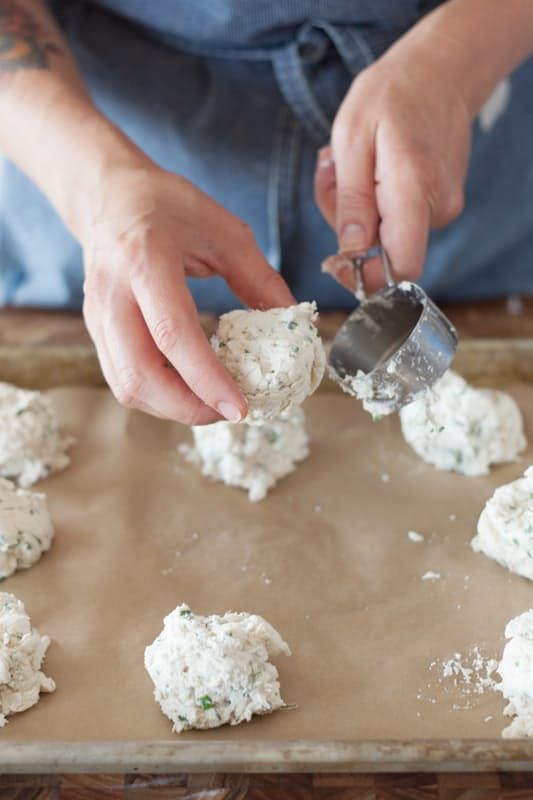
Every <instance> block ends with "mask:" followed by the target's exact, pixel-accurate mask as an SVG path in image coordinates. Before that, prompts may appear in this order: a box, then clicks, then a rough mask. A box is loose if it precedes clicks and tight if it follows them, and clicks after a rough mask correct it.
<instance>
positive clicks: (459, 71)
mask: <svg viewBox="0 0 533 800" xmlns="http://www.w3.org/2000/svg"><path fill="white" fill-rule="evenodd" d="M532 53H533V2H531V0H506V2H505V3H503V2H501V0H448V2H445V3H443V4H442V6H440V7H439V8H437V9H436V10H435V11H433V12H432V13H430V14H428V15H427V16H426V17H424V18H423V19H422V20H421V21H420V22H419V23H418V24H417V25H415V26H414V27H413V28H412V29H411V30H410V31H409V32H408V33H407V34H406V35H404V36H403V37H402V38H401V39H399V40H398V42H396V44H395V45H394V46H393V47H391V48H390V49H389V50H388V51H387V52H386V53H385V54H384V55H383V56H382V57H381V58H380V59H379V60H378V61H377V62H376V63H375V64H374V65H372V66H370V67H368V68H367V69H366V70H364V71H363V72H362V73H361V74H360V75H358V76H357V78H356V79H355V80H354V82H353V84H352V86H351V88H350V90H349V92H348V94H347V95H346V97H345V99H344V101H343V103H342V105H341V107H340V109H339V111H338V113H337V116H336V119H335V122H334V126H333V132H332V139H331V148H326V149H324V150H323V151H321V153H319V158H318V164H317V171H316V177H315V193H316V199H317V202H318V204H319V206H320V208H321V210H322V213H323V214H324V216H325V217H326V219H327V220H328V222H329V223H330V224H331V225H332V227H334V228H335V230H336V231H337V235H338V238H339V248H340V250H341V251H342V250H343V251H356V252H364V251H365V250H367V249H368V248H370V247H371V246H372V245H373V244H374V243H375V242H376V239H377V235H378V231H379V235H380V239H381V241H382V243H383V245H384V246H385V248H386V249H387V250H388V252H389V255H390V256H391V260H392V263H393V266H394V269H395V272H396V274H397V275H398V277H401V278H411V279H415V278H416V277H418V276H419V275H420V273H421V272H422V268H423V264H424V258H425V251H426V246H427V237H428V233H429V229H430V227H438V226H442V225H445V224H447V223H448V222H450V221H451V220H452V219H454V218H455V217H456V216H458V215H459V213H460V212H461V210H462V208H463V196H464V182H465V177H466V171H467V166H468V158H469V152H470V136H471V126H472V122H473V119H474V117H475V116H476V114H477V113H478V112H479V110H480V109H481V107H482V105H483V103H484V102H485V101H486V100H487V98H488V97H489V95H490V94H491V92H492V91H493V89H494V88H495V87H496V85H497V84H498V83H499V81H500V80H502V79H503V78H504V77H506V76H507V75H509V73H511V72H512V71H513V69H514V68H515V67H516V66H518V65H519V64H520V63H521V62H522V61H524V60H525V59H526V58H527V57H528V56H530V55H531V54H532ZM335 263H336V262H335V260H333V265H335ZM327 266H328V265H327V264H326V268H327ZM367 274H368V288H369V289H370V290H373V289H375V288H377V287H378V286H379V285H382V283H383V276H382V273H381V269H380V267H379V265H378V263H377V262H375V261H373V262H370V263H369V266H368V270H367ZM336 277H337V278H338V279H339V280H341V282H343V283H346V284H347V285H349V277H350V276H349V275H347V274H346V273H344V274H342V275H337V276H336ZM349 288H352V287H351V286H350V287H349Z"/></svg>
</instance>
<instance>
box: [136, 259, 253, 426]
mask: <svg viewBox="0 0 533 800" xmlns="http://www.w3.org/2000/svg"><path fill="white" fill-rule="evenodd" d="M165 256H166V257H165ZM175 261H176V254H175V253H167V254H165V253H164V252H161V253H159V254H157V256H155V257H154V260H153V261H152V262H151V264H150V267H149V268H147V266H146V264H143V265H142V266H141V267H139V268H137V269H136V270H135V271H134V272H133V273H132V275H131V289H132V291H133V294H134V296H135V299H136V301H137V303H138V305H139V308H140V311H141V313H142V316H143V318H144V321H145V323H146V325H147V327H148V330H149V332H150V334H151V337H152V339H153V341H154V343H155V346H156V348H157V350H158V351H159V352H160V353H162V354H163V355H164V356H166V358H167V359H168V361H169V362H170V363H171V364H172V366H173V367H174V368H175V369H176V371H177V372H178V373H179V375H180V376H181V377H182V378H183V380H184V382H185V384H186V385H187V386H188V388H189V389H190V390H191V392H192V393H193V394H194V395H196V396H197V397H198V398H200V400H202V401H203V402H204V403H205V404H206V405H207V406H209V407H210V408H212V409H213V410H215V411H216V412H217V413H218V414H220V416H222V417H225V418H226V419H228V420H230V421H231V422H238V421H239V420H241V419H242V418H243V417H244V416H245V415H246V413H247V403H246V399H245V397H244V395H243V393H242V392H241V391H240V389H239V387H238V386H237V384H236V383H235V381H234V380H233V378H232V377H231V376H230V375H229V373H228V372H227V371H226V370H225V369H224V367H223V366H222V364H221V362H220V361H219V360H218V358H217V357H216V355H215V353H214V351H213V350H212V348H211V346H210V344H209V342H208V340H207V338H206V336H205V334H204V332H203V330H202V328H201V326H200V323H199V321H198V315H197V312H196V307H195V305H194V302H193V299H192V297H191V295H190V293H189V290H188V288H187V285H186V282H185V277H184V275H183V273H182V271H181V270H178V269H176V264H175Z"/></svg>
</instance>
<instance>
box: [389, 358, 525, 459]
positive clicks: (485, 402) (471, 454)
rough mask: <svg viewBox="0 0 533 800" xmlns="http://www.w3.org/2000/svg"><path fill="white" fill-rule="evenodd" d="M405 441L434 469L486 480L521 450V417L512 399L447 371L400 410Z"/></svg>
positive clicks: (514, 457) (522, 441) (523, 445)
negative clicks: (492, 470)
mask: <svg viewBox="0 0 533 800" xmlns="http://www.w3.org/2000/svg"><path fill="white" fill-rule="evenodd" d="M400 420H401V425H402V433H403V435H404V438H405V440H406V442H407V443H408V444H409V445H410V446H411V447H412V448H413V450H414V451H415V453H417V454H418V455H419V456H420V457H421V458H423V459H424V461H427V462H428V463H429V464H433V465H434V466H435V467H437V469H442V470H450V471H454V472H460V473H462V474H463V475H486V474H487V473H488V472H489V467H490V465H491V464H504V463H507V462H509V461H514V460H515V459H516V457H517V456H518V454H519V453H520V452H521V451H522V450H523V449H524V448H525V446H526V439H525V436H524V431H523V423H522V415H521V413H520V409H519V408H518V406H517V405H516V403H515V401H514V400H513V398H512V397H510V396H509V395H508V394H505V393H504V392H498V391H494V390H492V389H475V388H474V387H472V386H469V385H468V384H467V382H466V381H465V380H464V379H463V378H461V376H460V375H457V373H455V372H452V371H451V370H448V372H447V373H446V374H445V375H443V377H442V378H440V380H439V381H437V383H436V384H435V386H434V387H433V388H432V389H431V390H430V391H429V392H427V393H426V394H424V395H422V396H421V397H419V398H417V399H416V400H414V401H413V402H412V403H410V404H409V405H408V406H405V408H402V409H401V410H400Z"/></svg>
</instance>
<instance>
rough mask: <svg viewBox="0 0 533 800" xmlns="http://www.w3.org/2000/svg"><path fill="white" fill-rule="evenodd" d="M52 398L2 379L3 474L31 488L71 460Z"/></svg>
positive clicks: (0, 433) (0, 455) (68, 439)
mask: <svg viewBox="0 0 533 800" xmlns="http://www.w3.org/2000/svg"><path fill="white" fill-rule="evenodd" d="M72 443H73V439H72V438H71V437H68V436H64V435H62V434H61V433H60V431H59V424H58V420H57V415H56V411H55V408H54V405H53V403H52V400H51V399H50V398H49V397H46V396H45V395H43V394H42V393H41V392H31V391H28V390H26V389H18V388H17V387H16V386H12V385H11V384H9V383H0V476H1V477H3V478H9V479H10V480H13V481H15V483H17V484H18V485H19V486H22V487H23V488H27V487H28V486H31V485H32V484H34V483H36V482H37V481H39V480H41V479H42V478H46V477H47V476H48V475H50V473H52V472H57V471H58V470H61V469H64V468H65V467H66V466H68V464H69V463H70V459H69V457H68V456H67V454H66V450H67V449H68V447H70V445H71V444H72Z"/></svg>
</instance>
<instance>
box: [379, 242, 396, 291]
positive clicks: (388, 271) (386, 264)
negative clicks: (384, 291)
mask: <svg viewBox="0 0 533 800" xmlns="http://www.w3.org/2000/svg"><path fill="white" fill-rule="evenodd" d="M378 248H379V254H380V256H381V264H382V265H383V272H384V274H385V280H386V281H387V286H395V285H396V281H395V280H394V278H393V276H392V266H391V263H390V258H389V255H388V253H387V251H386V250H385V248H384V247H383V245H382V244H381V242H379V243H378Z"/></svg>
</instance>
